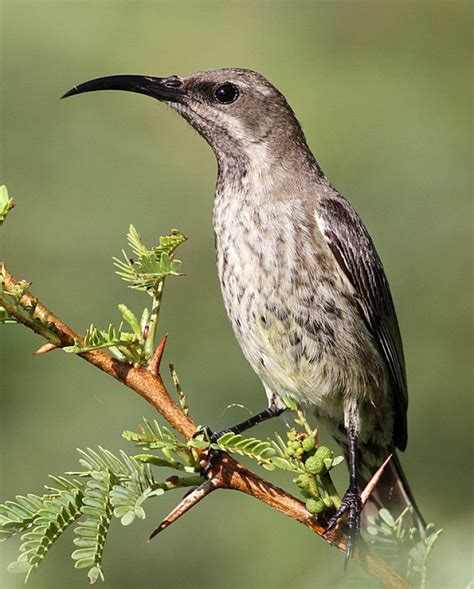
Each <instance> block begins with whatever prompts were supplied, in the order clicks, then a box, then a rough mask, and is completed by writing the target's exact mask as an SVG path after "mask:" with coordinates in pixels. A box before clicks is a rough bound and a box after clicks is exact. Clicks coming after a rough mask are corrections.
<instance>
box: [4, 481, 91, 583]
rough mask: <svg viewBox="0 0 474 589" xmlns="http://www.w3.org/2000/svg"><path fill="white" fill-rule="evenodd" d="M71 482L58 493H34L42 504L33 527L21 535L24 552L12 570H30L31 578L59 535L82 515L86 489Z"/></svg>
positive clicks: (22, 551) (34, 502)
mask: <svg viewBox="0 0 474 589" xmlns="http://www.w3.org/2000/svg"><path fill="white" fill-rule="evenodd" d="M69 484H70V486H71V489H62V490H59V491H58V492H57V495H46V496H44V497H37V496H33V499H32V501H33V504H34V505H37V503H38V502H40V503H41V508H40V509H39V510H38V511H37V515H36V517H35V518H34V520H33V522H32V524H31V528H30V529H29V531H27V532H26V533H24V534H23V536H22V537H21V540H22V545H21V546H20V556H19V557H18V559H17V561H16V562H14V563H11V565H10V566H9V568H8V570H9V571H10V572H22V573H26V580H27V579H28V578H29V576H30V575H31V573H32V571H33V570H34V569H36V568H37V567H38V566H39V564H40V563H41V562H42V560H43V559H44V558H45V556H46V555H47V554H48V552H49V550H50V549H51V547H52V546H53V544H54V543H55V542H56V540H57V539H58V538H59V536H61V534H63V533H64V532H65V531H66V529H67V528H68V527H69V526H70V525H71V524H72V523H73V522H74V521H75V520H76V519H77V518H78V517H79V516H80V513H81V512H80V509H81V506H82V500H83V497H84V495H83V492H82V490H81V489H80V488H79V487H77V486H75V485H74V484H73V483H71V482H69ZM23 503H24V504H25V502H23Z"/></svg>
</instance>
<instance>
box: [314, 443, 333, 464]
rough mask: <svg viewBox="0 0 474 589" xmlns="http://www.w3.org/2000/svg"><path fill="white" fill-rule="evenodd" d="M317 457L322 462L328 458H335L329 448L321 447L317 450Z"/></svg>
mask: <svg viewBox="0 0 474 589" xmlns="http://www.w3.org/2000/svg"><path fill="white" fill-rule="evenodd" d="M315 456H317V457H318V458H319V459H320V460H321V461H324V460H327V459H328V458H330V459H331V460H332V459H333V457H334V452H333V451H332V450H331V449H329V448H328V447H327V446H319V448H318V449H317V450H316V454H315Z"/></svg>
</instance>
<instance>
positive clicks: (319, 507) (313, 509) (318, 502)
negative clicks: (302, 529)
mask: <svg viewBox="0 0 474 589" xmlns="http://www.w3.org/2000/svg"><path fill="white" fill-rule="evenodd" d="M306 509H307V510H308V511H309V512H310V513H312V514H313V515H318V514H319V513H322V512H323V511H324V510H325V509H326V506H325V505H324V501H323V500H322V499H315V498H314V497H312V498H310V499H308V500H307V501H306Z"/></svg>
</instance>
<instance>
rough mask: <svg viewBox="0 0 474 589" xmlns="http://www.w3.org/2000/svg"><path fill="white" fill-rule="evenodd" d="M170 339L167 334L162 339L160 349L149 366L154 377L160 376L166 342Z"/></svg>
mask: <svg viewBox="0 0 474 589" xmlns="http://www.w3.org/2000/svg"><path fill="white" fill-rule="evenodd" d="M167 339H168V334H167V333H166V334H165V335H164V336H163V337H162V338H161V341H160V343H159V344H158V347H157V348H156V350H155V353H154V354H153V357H152V359H151V360H150V363H149V364H148V370H149V371H150V372H151V373H152V374H153V375H154V376H158V375H159V374H160V365H161V358H162V357H163V352H164V351H165V346H166V341H167Z"/></svg>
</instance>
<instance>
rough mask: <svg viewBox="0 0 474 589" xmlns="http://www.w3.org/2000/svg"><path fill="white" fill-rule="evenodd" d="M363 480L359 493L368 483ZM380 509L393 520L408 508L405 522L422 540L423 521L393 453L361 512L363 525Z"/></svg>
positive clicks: (361, 479)
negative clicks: (416, 531)
mask: <svg viewBox="0 0 474 589" xmlns="http://www.w3.org/2000/svg"><path fill="white" fill-rule="evenodd" d="M362 470H363V472H364V471H366V469H362ZM375 471H376V469H375V468H373V469H371V474H374V473H375ZM364 474H365V472H364ZM364 479H365V477H364V478H360V481H359V490H360V491H362V489H363V488H364V487H365V485H366V484H367V483H368V480H364ZM382 507H385V508H386V509H388V510H389V511H390V513H391V514H392V515H393V517H395V518H397V517H398V516H399V515H400V514H401V513H402V511H404V510H405V509H406V508H407V507H408V508H409V511H408V514H407V516H406V521H407V522H408V523H409V525H410V527H416V528H418V530H419V532H420V535H421V537H422V538H424V537H425V530H426V522H425V519H424V518H423V516H422V514H421V512H420V510H419V508H418V506H417V504H416V501H415V498H414V497H413V493H412V492H411V489H410V486H409V485H408V482H407V479H406V477H405V474H404V472H403V470H402V467H401V464H400V461H399V459H398V457H397V455H396V453H395V452H394V454H393V456H392V459H391V460H390V462H389V463H388V464H387V466H386V467H385V470H384V472H383V474H382V477H381V479H380V481H379V482H378V484H377V486H376V487H375V489H374V491H373V492H372V494H371V496H370V498H369V500H368V502H367V504H366V506H365V507H364V510H363V511H362V520H363V523H364V524H365V525H367V518H368V517H370V516H377V514H378V511H379V509H381V508H382Z"/></svg>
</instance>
